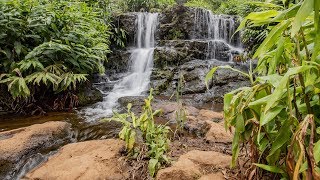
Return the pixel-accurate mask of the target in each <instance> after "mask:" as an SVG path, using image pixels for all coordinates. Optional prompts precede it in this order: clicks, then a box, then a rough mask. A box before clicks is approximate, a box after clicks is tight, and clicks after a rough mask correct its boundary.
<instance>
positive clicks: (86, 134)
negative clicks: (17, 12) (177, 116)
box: [0, 9, 243, 179]
mask: <svg viewBox="0 0 320 180" xmlns="http://www.w3.org/2000/svg"><path fill="white" fill-rule="evenodd" d="M159 16H160V15H159V14H157V13H136V21H135V25H136V33H135V43H134V47H131V48H130V49H129V50H128V51H129V52H130V53H131V55H130V58H129V67H128V70H127V72H126V73H125V74H126V75H125V76H124V77H122V78H121V79H120V80H118V81H117V82H112V83H113V88H112V89H111V91H104V90H103V89H106V88H105V87H104V86H105V83H101V82H99V83H98V84H96V86H97V87H98V89H100V90H101V91H102V94H103V95H104V98H103V101H102V102H98V103H96V104H94V105H92V106H89V107H84V108H81V109H79V110H77V111H76V112H70V113H67V112H50V113H47V114H46V115H45V116H32V117H30V116H15V115H1V119H0V132H4V131H9V130H13V129H17V128H21V127H26V126H30V125H33V124H41V123H45V122H49V121H63V122H68V123H70V124H71V125H72V133H73V135H72V138H73V142H81V141H87V140H94V139H108V138H112V137H117V136H118V133H119V131H120V128H121V124H119V123H116V122H104V123H102V122H100V121H99V119H101V118H103V117H110V116H111V115H112V113H113V111H114V110H117V109H119V103H118V100H119V99H120V98H122V97H127V96H140V95H146V93H147V91H148V89H149V87H150V81H152V80H151V79H150V77H151V74H152V70H153V68H154V51H155V48H156V47H157V40H156V34H157V31H158V28H159V19H160V17H159ZM194 21H195V22H197V23H196V24H197V26H195V27H194V31H195V32H197V31H199V32H204V33H203V34H198V35H195V36H193V39H192V40H194V41H197V40H198V41H204V42H206V43H207V47H206V49H205V51H206V54H205V57H206V59H217V58H218V56H217V51H218V50H219V48H220V47H221V44H223V45H224V46H223V47H225V46H226V47H228V48H229V50H228V52H227V55H226V56H227V59H228V62H229V63H232V59H233V55H234V54H239V53H241V52H242V51H243V50H242V48H241V44H240V41H239V40H238V39H237V38H233V33H234V31H235V27H234V26H235V22H234V19H231V18H229V19H226V18H224V17H223V16H216V15H213V14H212V13H211V12H209V11H206V10H202V9H201V10H197V11H196V14H195V19H194ZM226 29H229V31H227V30H226ZM99 85H100V86H102V87H99ZM169 97H170V96H168V95H159V96H155V98H156V99H158V100H161V101H167V100H168V99H169ZM193 98H194V97H193V96H188V95H186V96H185V97H184V100H185V101H186V102H188V101H189V100H192V99H193ZM200 108H202V109H210V110H216V111H222V108H223V105H222V104H221V103H215V104H212V103H204V104H202V105H201V107H200ZM0 140H1V137H0ZM56 152H57V149H52V150H51V151H48V152H44V153H38V154H33V155H31V156H30V157H29V158H27V159H26V160H24V162H22V165H21V167H20V168H19V172H16V173H15V176H14V179H20V178H21V177H23V176H24V175H25V174H26V173H28V172H29V171H30V170H32V169H33V168H35V167H36V166H38V165H39V164H41V163H43V162H45V161H46V160H47V159H48V157H49V156H52V155H53V154H55V153H56Z"/></svg>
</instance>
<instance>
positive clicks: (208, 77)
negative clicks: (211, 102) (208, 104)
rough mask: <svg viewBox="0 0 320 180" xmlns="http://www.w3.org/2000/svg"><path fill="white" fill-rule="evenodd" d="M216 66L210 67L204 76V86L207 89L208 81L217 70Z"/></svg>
mask: <svg viewBox="0 0 320 180" xmlns="http://www.w3.org/2000/svg"><path fill="white" fill-rule="evenodd" d="M217 69H218V67H214V68H212V69H211V70H210V71H209V72H208V73H207V75H206V77H205V82H206V86H207V88H208V89H209V84H208V82H209V81H210V80H211V79H212V78H213V75H214V73H215V72H216V71H217Z"/></svg>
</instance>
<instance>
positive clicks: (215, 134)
mask: <svg viewBox="0 0 320 180" xmlns="http://www.w3.org/2000/svg"><path fill="white" fill-rule="evenodd" d="M206 125H207V129H209V130H208V131H207V133H206V135H205V139H206V140H207V141H209V142H214V143H231V142H232V138H233V135H232V133H231V132H230V131H227V130H226V129H225V127H224V122H223V121H222V122H220V123H216V122H212V121H209V120H208V121H206Z"/></svg>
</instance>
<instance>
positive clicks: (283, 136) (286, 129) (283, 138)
mask: <svg viewBox="0 0 320 180" xmlns="http://www.w3.org/2000/svg"><path fill="white" fill-rule="evenodd" d="M290 126H291V121H290V120H289V119H288V120H285V123H284V124H283V125H282V126H281V128H280V130H279V132H278V135H277V137H276V139H275V140H274V142H273V143H272V147H271V149H270V153H269V155H268V157H271V156H272V155H273V154H274V153H275V152H276V151H277V150H278V149H280V148H281V147H282V146H283V145H284V144H285V143H286V142H289V141H291V139H290V136H291V135H292V133H291V129H290Z"/></svg>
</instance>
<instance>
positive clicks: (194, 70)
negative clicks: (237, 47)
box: [152, 60, 250, 105]
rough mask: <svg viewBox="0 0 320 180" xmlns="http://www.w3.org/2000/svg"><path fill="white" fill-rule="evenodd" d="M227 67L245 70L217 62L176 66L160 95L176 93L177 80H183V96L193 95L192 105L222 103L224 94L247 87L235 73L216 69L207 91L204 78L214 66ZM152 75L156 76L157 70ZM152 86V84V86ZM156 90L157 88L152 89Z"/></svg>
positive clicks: (200, 61)
mask: <svg viewBox="0 0 320 180" xmlns="http://www.w3.org/2000/svg"><path fill="white" fill-rule="evenodd" d="M225 65H229V66H231V67H234V68H236V69H240V70H246V69H247V67H246V66H245V65H237V64H234V63H228V62H222V61H218V60H192V61H190V62H187V63H184V64H183V65H181V66H178V67H177V68H176V69H177V70H176V71H175V73H174V76H173V78H170V79H166V77H164V79H165V80H166V81H165V82H166V84H169V85H167V89H164V88H163V89H162V91H161V92H160V94H162V95H169V96H171V95H172V94H173V93H175V91H176V87H177V85H178V82H179V79H180V78H183V81H184V84H183V88H182V92H183V94H193V95H194V98H193V101H194V102H192V104H194V105H196V104H199V105H201V104H204V103H208V102H220V103H221V102H222V101H223V96H224V94H225V93H227V92H230V91H232V90H234V89H236V88H239V87H243V86H246V85H249V84H250V83H249V82H248V80H247V78H245V77H243V76H242V75H240V74H239V73H237V72H234V71H232V70H228V69H218V70H217V72H216V74H215V76H214V78H213V80H212V81H210V82H209V84H208V85H209V89H207V87H206V84H205V76H206V74H207V73H208V72H209V71H210V70H211V68H213V67H216V66H225ZM153 74H157V69H155V70H154V72H153ZM152 85H153V84H152ZM154 88H157V87H154Z"/></svg>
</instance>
